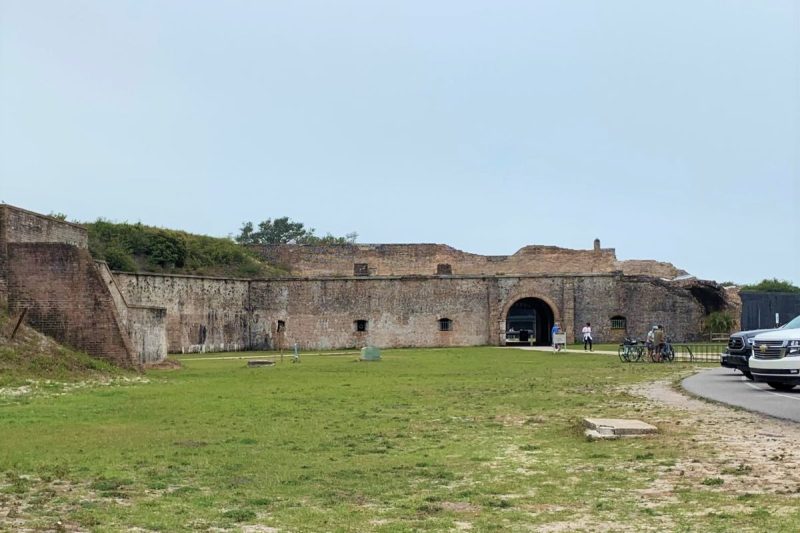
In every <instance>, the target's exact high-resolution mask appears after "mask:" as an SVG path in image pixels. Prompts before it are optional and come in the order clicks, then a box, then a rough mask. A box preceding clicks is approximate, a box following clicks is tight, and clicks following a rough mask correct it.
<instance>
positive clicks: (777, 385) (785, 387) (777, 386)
mask: <svg viewBox="0 0 800 533" xmlns="http://www.w3.org/2000/svg"><path fill="white" fill-rule="evenodd" d="M767 385H769V386H770V387H772V388H773V389H775V390H782V391H787V390H792V389H793V388H794V385H793V384H792V383H778V382H776V381H768V382H767Z"/></svg>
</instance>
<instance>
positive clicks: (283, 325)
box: [277, 320, 286, 332]
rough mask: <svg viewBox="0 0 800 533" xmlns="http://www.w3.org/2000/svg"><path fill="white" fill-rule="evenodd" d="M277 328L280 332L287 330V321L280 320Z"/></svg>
mask: <svg viewBox="0 0 800 533" xmlns="http://www.w3.org/2000/svg"><path fill="white" fill-rule="evenodd" d="M277 330H278V332H281V331H285V330H286V322H284V321H283V320H278V328H277Z"/></svg>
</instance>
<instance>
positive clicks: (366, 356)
mask: <svg viewBox="0 0 800 533" xmlns="http://www.w3.org/2000/svg"><path fill="white" fill-rule="evenodd" d="M361 360H362V361H380V360H381V351H380V350H379V349H378V348H376V347H375V346H365V347H364V348H361Z"/></svg>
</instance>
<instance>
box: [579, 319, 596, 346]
mask: <svg viewBox="0 0 800 533" xmlns="http://www.w3.org/2000/svg"><path fill="white" fill-rule="evenodd" d="M581 333H583V351H584V352H585V351H586V348H587V347H588V348H589V351H590V352H593V351H594V350H593V349H592V325H591V324H590V323H588V322H587V323H586V325H585V326H583V329H582V330H581Z"/></svg>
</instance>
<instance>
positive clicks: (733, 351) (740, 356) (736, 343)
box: [720, 315, 800, 379]
mask: <svg viewBox="0 0 800 533" xmlns="http://www.w3.org/2000/svg"><path fill="white" fill-rule="evenodd" d="M794 328H800V315H798V316H796V317H794V318H793V319H792V320H790V321H789V322H787V323H786V324H784V325H783V326H781V327H780V328H772V329H753V330H749V331H737V332H736V333H732V334H731V336H730V337H729V338H728V347H727V349H726V350H725V352H724V353H723V354H722V357H721V358H720V365H722V366H724V367H726V368H734V369H736V370H738V371H739V372H741V373H742V374H744V375H745V377H746V378H747V379H753V374H752V373H751V372H750V363H749V360H750V356H751V355H752V354H753V353H752V352H753V340H754V339H755V338H756V335H760V334H762V333H768V332H770V331H778V330H781V329H794Z"/></svg>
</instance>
